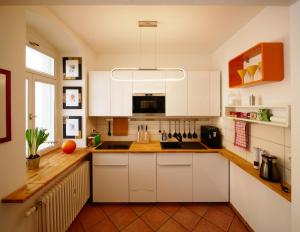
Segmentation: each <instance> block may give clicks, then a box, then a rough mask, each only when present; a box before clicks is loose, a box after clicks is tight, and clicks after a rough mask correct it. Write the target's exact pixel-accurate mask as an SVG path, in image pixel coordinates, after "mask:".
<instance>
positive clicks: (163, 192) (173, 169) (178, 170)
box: [157, 153, 193, 202]
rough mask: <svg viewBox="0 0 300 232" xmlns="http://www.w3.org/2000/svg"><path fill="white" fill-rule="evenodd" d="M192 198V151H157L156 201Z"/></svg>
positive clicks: (189, 199)
mask: <svg viewBox="0 0 300 232" xmlns="http://www.w3.org/2000/svg"><path fill="white" fill-rule="evenodd" d="M192 200H193V155H192V153H158V154H157V201H158V202H191V201H192Z"/></svg>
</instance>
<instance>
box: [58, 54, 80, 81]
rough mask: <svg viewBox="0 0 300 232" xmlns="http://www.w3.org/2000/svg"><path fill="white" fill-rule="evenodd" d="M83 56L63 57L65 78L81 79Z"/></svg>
mask: <svg viewBox="0 0 300 232" xmlns="http://www.w3.org/2000/svg"><path fill="white" fill-rule="evenodd" d="M81 62H82V59H81V57H63V77H64V80H81V79H82V75H81V72H82V70H81V64H82V63H81Z"/></svg>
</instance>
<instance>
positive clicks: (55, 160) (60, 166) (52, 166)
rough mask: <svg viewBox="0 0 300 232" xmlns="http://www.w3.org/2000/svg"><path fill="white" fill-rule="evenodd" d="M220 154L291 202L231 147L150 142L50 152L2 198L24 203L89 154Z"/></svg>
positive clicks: (5, 200)
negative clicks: (165, 145) (164, 145)
mask: <svg viewBox="0 0 300 232" xmlns="http://www.w3.org/2000/svg"><path fill="white" fill-rule="evenodd" d="M91 152H93V153H120V152H125V153H177V152H178V153H219V154H221V155H222V156H224V157H225V158H226V159H228V160H230V161H231V162H233V163H234V164H236V165H237V166H239V167H240V168H241V169H243V170H244V171H245V172H247V173H248V174H249V175H251V176H253V177H254V178H256V179H257V180H258V181H260V182H261V183H262V184H264V185H265V186H267V187H268V188H270V189H271V190H273V191H274V192H276V193H278V194H279V195H280V196H282V197H283V198H285V199H286V200H288V201H291V193H285V192H284V191H282V189H281V186H280V184H279V183H272V182H269V181H266V180H264V179H262V178H260V177H259V171H258V170H256V169H254V168H253V166H252V164H251V163H250V162H248V161H247V160H245V159H243V158H241V157H240V156H238V155H236V154H235V153H233V152H231V151H229V150H227V149H205V150H190V149H188V150H183V149H164V150H162V149H161V147H160V143H159V142H151V143H149V144H138V143H135V142H134V143H132V145H131V147H130V148H129V149H128V150H95V149H91V148H82V149H77V150H76V151H75V152H74V153H72V154H69V155H67V154H64V153H63V152H62V151H61V149H57V150H55V151H52V152H50V153H49V154H47V155H44V156H42V157H41V162H40V168H39V169H38V170H30V171H29V170H28V171H27V181H26V183H25V184H24V185H23V186H22V187H21V188H19V189H17V190H16V191H15V192H13V193H11V194H9V195H8V196H6V197H5V198H3V199H2V202H3V203H23V202H25V201H26V200H27V199H29V198H30V197H31V196H33V195H34V194H35V193H37V192H38V191H39V190H41V189H42V188H44V187H45V186H46V185H47V184H48V183H50V182H51V181H52V180H54V179H55V178H56V177H58V176H59V175H60V174H62V173H63V172H65V171H66V170H67V169H69V168H70V167H72V166H74V165H77V164H78V163H79V162H80V161H81V160H83V159H84V158H85V157H86V156H87V155H88V154H89V153H91Z"/></svg>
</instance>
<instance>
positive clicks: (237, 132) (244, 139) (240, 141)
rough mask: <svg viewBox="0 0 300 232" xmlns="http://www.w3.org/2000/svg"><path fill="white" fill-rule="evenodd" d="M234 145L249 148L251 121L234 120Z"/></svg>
mask: <svg viewBox="0 0 300 232" xmlns="http://www.w3.org/2000/svg"><path fill="white" fill-rule="evenodd" d="M234 145H235V146H238V147H241V148H244V149H245V150H248V149H249V123H248V122H243V121H238V120H235V121H234Z"/></svg>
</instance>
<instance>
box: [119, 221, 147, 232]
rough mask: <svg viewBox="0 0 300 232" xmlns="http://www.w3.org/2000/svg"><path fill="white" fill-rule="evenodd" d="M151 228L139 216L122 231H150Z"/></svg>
mask: <svg viewBox="0 0 300 232" xmlns="http://www.w3.org/2000/svg"><path fill="white" fill-rule="evenodd" d="M152 231H153V230H151V229H150V227H149V226H148V225H147V224H146V223H145V222H143V221H142V220H141V219H140V218H138V219H137V220H135V221H134V222H133V223H131V224H130V225H129V226H127V227H126V228H125V229H124V230H122V232H152Z"/></svg>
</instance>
